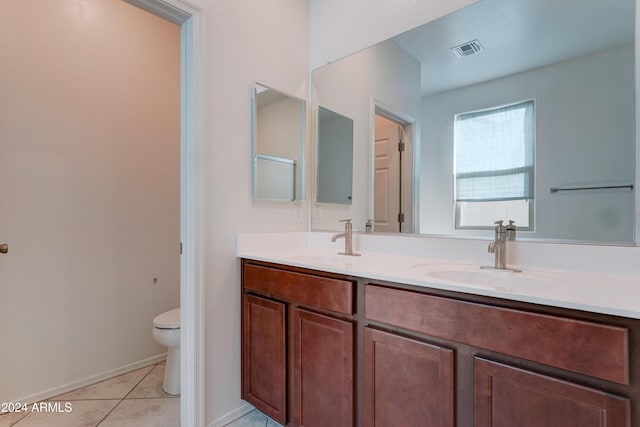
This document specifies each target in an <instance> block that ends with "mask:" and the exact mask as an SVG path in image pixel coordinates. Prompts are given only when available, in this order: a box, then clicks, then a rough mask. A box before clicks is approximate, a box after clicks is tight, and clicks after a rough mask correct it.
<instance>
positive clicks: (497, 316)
mask: <svg viewBox="0 0 640 427" xmlns="http://www.w3.org/2000/svg"><path fill="white" fill-rule="evenodd" d="M242 276H243V317H242V319H243V320H242V321H243V337H242V397H243V399H245V400H247V401H248V402H250V403H252V404H253V405H255V406H256V407H257V408H258V409H260V410H261V411H263V412H264V413H266V414H267V415H269V416H271V417H272V418H273V419H275V420H276V421H278V422H280V423H281V424H283V425H286V426H296V427H297V426H305V427H314V426H320V427H325V426H331V427H334V426H335V427H340V426H344V427H347V426H357V427H388V426H402V427H412V426H420V427H423V426H428V427H453V426H459V427H515V426H517V427H631V426H637V425H640V357H639V355H640V321H638V320H636V319H628V318H622V317H616V316H607V315H601V314H596V313H587V312H579V311H576V310H568V309H562V308H557V307H549V306H540V305H535V304H529V303H524V302H517V301H508V300H500V299H496V298H490V297H484V296H478V295H470V294H460V293H456V292H449V291H441V290H437V289H428V288H420V287H415V286H408V285H402V284H396V283H389V282H376V281H372V280H368V279H358V278H353V277H344V276H341V275H338V274H332V273H323V272H314V271H313V270H307V269H300V268H293V267H286V266H280V265H276V264H269V263H264V262H259V261H248V260H243V262H242ZM356 296H357V298H356Z"/></svg>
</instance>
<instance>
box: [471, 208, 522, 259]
mask: <svg viewBox="0 0 640 427" xmlns="http://www.w3.org/2000/svg"><path fill="white" fill-rule="evenodd" d="M494 224H495V225H496V227H495V240H494V241H493V242H491V243H489V248H488V251H489V253H492V254H495V255H496V256H495V260H494V263H493V267H490V266H488V265H483V266H481V267H480V268H484V269H490V270H503V271H513V272H520V271H522V270H519V269H517V268H507V241H508V240H515V239H516V226H515V224H514V223H513V221H512V220H509V225H507V226H506V227H505V226H504V225H503V224H502V220H500V221H496V222H495V223H494Z"/></svg>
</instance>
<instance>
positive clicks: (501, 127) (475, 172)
mask: <svg viewBox="0 0 640 427" xmlns="http://www.w3.org/2000/svg"><path fill="white" fill-rule="evenodd" d="M533 115H534V102H533V100H531V101H526V102H522V103H519V104H515V105H510V106H507V107H500V108H495V109H490V110H483V111H478V112H473V113H465V114H459V115H457V116H456V118H455V129H454V145H455V146H454V159H455V160H454V162H455V163H454V165H455V171H454V173H455V179H456V201H458V202H460V201H498V200H519V199H533V182H534V180H533V171H534V168H533V165H534V147H533V145H534V118H533Z"/></svg>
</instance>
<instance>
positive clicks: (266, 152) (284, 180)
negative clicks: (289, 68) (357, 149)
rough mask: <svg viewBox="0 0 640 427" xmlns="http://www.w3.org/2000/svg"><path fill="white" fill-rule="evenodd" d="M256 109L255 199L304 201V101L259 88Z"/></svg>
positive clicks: (254, 131) (254, 148) (254, 99)
mask: <svg viewBox="0 0 640 427" xmlns="http://www.w3.org/2000/svg"><path fill="white" fill-rule="evenodd" d="M253 106H254V108H253V197H254V199H255V200H271V201H296V200H303V191H304V185H302V183H303V176H304V171H303V167H302V159H303V147H304V139H305V138H304V136H305V120H304V119H305V102H304V100H302V99H299V98H295V97H293V96H290V95H287V94H284V93H282V92H279V91H277V90H274V89H271V88H268V87H266V86H262V85H259V84H256V86H255V90H254V96H253Z"/></svg>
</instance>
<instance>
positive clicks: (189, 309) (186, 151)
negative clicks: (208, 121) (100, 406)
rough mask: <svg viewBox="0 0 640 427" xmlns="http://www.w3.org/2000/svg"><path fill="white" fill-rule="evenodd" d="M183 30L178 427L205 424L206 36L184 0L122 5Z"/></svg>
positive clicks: (138, 0)
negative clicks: (158, 18)
mask: <svg viewBox="0 0 640 427" xmlns="http://www.w3.org/2000/svg"><path fill="white" fill-rule="evenodd" d="M124 1H126V2H128V3H131V4H133V5H134V6H137V7H139V8H141V9H144V10H146V11H148V12H150V13H152V14H154V15H157V16H159V17H160V18H163V19H166V20H168V21H170V22H173V23H175V24H177V25H179V26H180V248H176V251H177V250H178V249H179V250H180V253H181V256H180V307H181V310H180V325H181V326H180V382H181V399H180V425H182V426H185V427H203V426H204V423H205V420H204V374H205V370H204V348H205V346H204V269H203V267H204V262H203V254H204V239H203V238H202V236H203V235H204V232H205V228H204V215H203V213H202V212H203V207H204V191H203V190H204V182H205V181H204V167H203V165H202V162H201V161H200V159H201V158H202V156H201V153H202V152H203V146H204V144H203V135H204V126H203V124H204V121H203V120H202V117H203V111H202V110H203V102H202V93H203V92H204V81H203V76H204V71H203V67H204V58H203V57H204V49H203V44H204V32H203V18H202V12H201V11H200V10H199V9H198V8H196V7H195V6H192V5H191V4H189V3H187V2H184V1H182V0H124Z"/></svg>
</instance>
